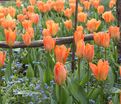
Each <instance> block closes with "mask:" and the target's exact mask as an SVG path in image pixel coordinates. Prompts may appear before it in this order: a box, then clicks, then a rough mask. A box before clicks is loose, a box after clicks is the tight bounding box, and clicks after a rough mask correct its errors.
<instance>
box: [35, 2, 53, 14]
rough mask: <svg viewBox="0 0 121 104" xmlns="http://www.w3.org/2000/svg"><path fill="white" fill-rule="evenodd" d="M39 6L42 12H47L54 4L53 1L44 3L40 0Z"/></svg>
mask: <svg viewBox="0 0 121 104" xmlns="http://www.w3.org/2000/svg"><path fill="white" fill-rule="evenodd" d="M37 6H38V9H39V10H40V11H41V12H43V13H45V12H48V11H50V9H51V6H52V4H51V3H50V4H49V3H44V2H42V1H38V2H37Z"/></svg>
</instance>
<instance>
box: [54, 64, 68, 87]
mask: <svg viewBox="0 0 121 104" xmlns="http://www.w3.org/2000/svg"><path fill="white" fill-rule="evenodd" d="M66 77H67V71H66V69H65V67H64V65H63V64H62V63H60V62H57V63H56V64H55V67H54V79H55V82H56V83H57V84H58V85H62V84H63V83H64V81H65V80H66Z"/></svg>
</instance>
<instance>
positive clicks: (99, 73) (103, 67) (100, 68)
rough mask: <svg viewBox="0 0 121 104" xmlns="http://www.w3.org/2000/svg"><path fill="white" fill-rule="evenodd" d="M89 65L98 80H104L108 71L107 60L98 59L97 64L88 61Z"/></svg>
mask: <svg viewBox="0 0 121 104" xmlns="http://www.w3.org/2000/svg"><path fill="white" fill-rule="evenodd" d="M89 65H90V68H91V70H92V72H93V74H94V76H95V78H96V79H97V80H100V81H103V80H106V78H107V75H108V71H109V64H108V61H102V60H101V59H100V60H99V61H98V64H97V66H96V65H95V64H93V63H89Z"/></svg>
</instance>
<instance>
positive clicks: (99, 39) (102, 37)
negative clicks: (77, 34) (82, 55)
mask: <svg viewBox="0 0 121 104" xmlns="http://www.w3.org/2000/svg"><path fill="white" fill-rule="evenodd" d="M94 41H95V43H96V44H97V45H99V46H102V47H104V48H107V47H109V45H110V35H109V33H106V32H98V33H94Z"/></svg>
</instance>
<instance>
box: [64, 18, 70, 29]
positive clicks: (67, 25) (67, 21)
mask: <svg viewBox="0 0 121 104" xmlns="http://www.w3.org/2000/svg"><path fill="white" fill-rule="evenodd" d="M64 25H65V27H66V29H67V30H70V29H72V21H71V20H66V21H65V22H64Z"/></svg>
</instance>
